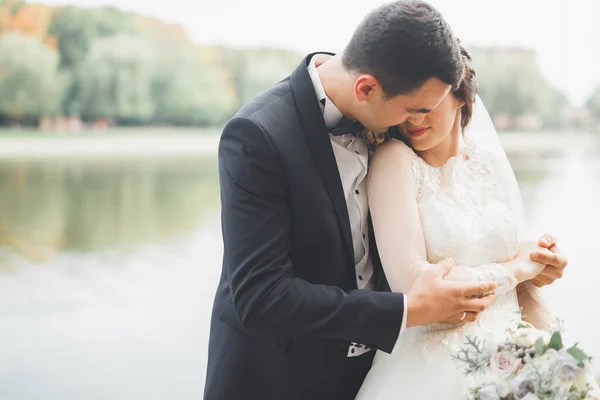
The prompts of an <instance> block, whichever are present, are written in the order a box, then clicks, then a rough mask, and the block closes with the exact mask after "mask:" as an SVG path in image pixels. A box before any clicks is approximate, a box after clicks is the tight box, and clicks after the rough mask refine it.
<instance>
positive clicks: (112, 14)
mask: <svg viewBox="0 0 600 400" xmlns="http://www.w3.org/2000/svg"><path fill="white" fill-rule="evenodd" d="M133 31H134V26H133V16H132V14H129V13H126V12H124V11H121V10H118V9H116V8H111V7H104V8H97V9H84V8H78V7H74V6H68V7H64V8H61V9H58V10H56V11H55V15H54V18H53V20H52V23H51V24H50V28H49V34H50V35H52V36H55V37H56V38H57V39H58V50H59V52H60V61H61V66H62V67H63V68H72V69H74V68H76V67H78V66H79V65H80V64H81V62H83V60H84V59H85V57H86V55H87V53H88V51H89V50H90V48H91V46H92V42H93V41H94V40H96V39H98V38H103V37H107V36H113V35H115V34H117V33H122V32H129V33H132V32H133Z"/></svg>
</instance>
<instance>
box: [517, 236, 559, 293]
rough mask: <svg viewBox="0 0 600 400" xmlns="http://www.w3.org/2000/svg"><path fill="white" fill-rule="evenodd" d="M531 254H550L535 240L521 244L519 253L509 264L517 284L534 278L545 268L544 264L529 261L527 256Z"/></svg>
mask: <svg viewBox="0 0 600 400" xmlns="http://www.w3.org/2000/svg"><path fill="white" fill-rule="evenodd" d="M532 252H539V253H551V252H550V250H548V249H545V248H543V247H542V246H540V245H539V244H538V243H537V242H536V241H535V240H526V241H523V242H521V244H520V245H519V251H518V253H517V255H516V256H515V259H514V260H513V262H512V263H511V264H512V267H513V271H512V272H513V274H514V275H515V278H516V279H517V281H518V282H519V283H520V282H524V281H526V280H529V279H533V278H535V277H536V276H537V275H538V274H539V273H540V272H542V270H543V269H544V267H545V265H544V264H542V263H539V262H536V261H532V260H531V257H530V256H529V255H530V254H531V253H532Z"/></svg>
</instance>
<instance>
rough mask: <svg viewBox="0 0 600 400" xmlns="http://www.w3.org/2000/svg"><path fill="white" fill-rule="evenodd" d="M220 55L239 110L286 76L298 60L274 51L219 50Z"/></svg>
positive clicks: (287, 53) (290, 54)
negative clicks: (235, 95)
mask: <svg viewBox="0 0 600 400" xmlns="http://www.w3.org/2000/svg"><path fill="white" fill-rule="evenodd" d="M220 52H221V53H222V65H223V67H224V68H226V69H227V70H228V71H229V72H230V74H231V76H232V78H233V82H234V84H235V88H236V90H237V106H238V107H239V106H241V105H243V104H245V103H246V102H248V101H249V100H251V99H252V98H253V97H254V96H256V95H258V94H259V93H261V92H262V91H264V90H266V89H268V88H269V87H271V86H272V85H274V84H276V83H277V82H279V81H280V80H282V79H283V78H285V77H287V76H289V75H290V74H291V73H292V71H293V70H294V69H295V68H296V66H297V65H298V63H299V62H300V60H301V56H299V55H298V54H296V53H293V52H289V51H282V50H275V49H256V50H232V49H225V48H221V49H220Z"/></svg>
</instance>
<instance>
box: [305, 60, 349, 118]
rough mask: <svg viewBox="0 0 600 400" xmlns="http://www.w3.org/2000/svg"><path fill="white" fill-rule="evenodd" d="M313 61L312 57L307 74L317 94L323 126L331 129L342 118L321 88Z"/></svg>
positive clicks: (321, 84)
mask: <svg viewBox="0 0 600 400" xmlns="http://www.w3.org/2000/svg"><path fill="white" fill-rule="evenodd" d="M315 59H316V57H312V59H311V60H310V64H309V65H308V74H309V75H310V79H311V81H312V84H313V86H314V88H315V93H316V94H317V99H318V100H319V105H320V106H321V112H322V113H323V119H324V120H325V125H326V126H327V128H333V127H334V126H335V125H336V124H337V123H338V122H340V120H341V119H342V118H343V117H344V116H343V115H342V113H341V112H340V110H339V109H338V108H337V107H336V106H335V104H333V101H331V99H330V98H329V97H328V96H327V93H325V88H323V83H322V82H321V78H320V77H319V73H318V72H317V67H316V66H315Z"/></svg>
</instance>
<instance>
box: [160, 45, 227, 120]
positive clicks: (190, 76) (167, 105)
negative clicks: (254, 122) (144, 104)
mask: <svg viewBox="0 0 600 400" xmlns="http://www.w3.org/2000/svg"><path fill="white" fill-rule="evenodd" d="M152 93H153V98H154V99H155V110H156V114H155V117H156V121H157V122H160V123H166V124H175V125H204V126H206V125H217V124H221V123H223V122H224V121H225V120H226V119H227V118H228V117H229V116H230V115H231V114H232V113H233V111H234V108H235V106H236V99H235V91H234V90H233V87H232V86H231V83H230V82H229V81H228V79H227V75H226V73H225V71H224V70H223V69H221V68H219V65H218V64H215V63H213V62H210V61H208V60H204V59H202V57H201V56H200V54H198V51H197V50H194V51H192V52H185V53H184V52H182V53H180V54H179V55H177V56H173V57H169V58H163V60H162V62H161V64H160V66H159V68H158V70H157V73H156V75H155V78H154V85H153V90H152Z"/></svg>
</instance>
